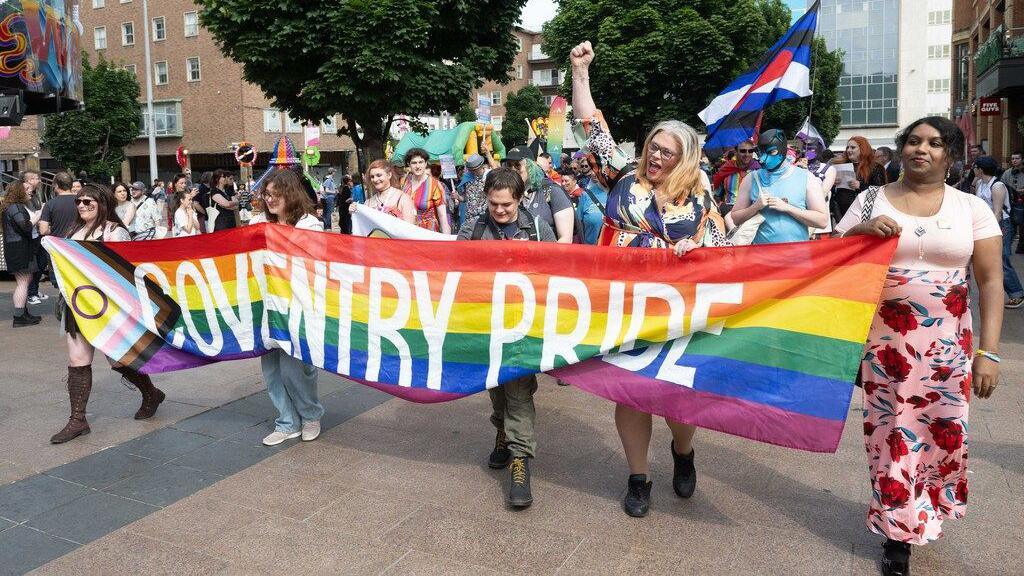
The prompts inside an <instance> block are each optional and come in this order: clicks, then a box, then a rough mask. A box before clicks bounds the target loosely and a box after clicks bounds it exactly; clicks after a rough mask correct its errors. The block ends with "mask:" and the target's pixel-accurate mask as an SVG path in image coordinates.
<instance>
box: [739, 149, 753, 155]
mask: <svg viewBox="0 0 1024 576" xmlns="http://www.w3.org/2000/svg"><path fill="white" fill-rule="evenodd" d="M738 152H739V153H740V154H753V153H754V149H753V148H746V149H743V150H738Z"/></svg>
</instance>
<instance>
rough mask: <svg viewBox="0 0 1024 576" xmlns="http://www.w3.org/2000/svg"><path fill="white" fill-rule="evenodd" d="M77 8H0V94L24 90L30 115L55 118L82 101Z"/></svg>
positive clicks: (69, 1) (68, 3) (34, 0)
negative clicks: (42, 114) (0, 91)
mask: <svg viewBox="0 0 1024 576" xmlns="http://www.w3.org/2000/svg"><path fill="white" fill-rule="evenodd" d="M75 4H77V3H76V2H74V1H73V0H7V1H6V2H3V3H2V4H0V90H3V91H5V92H10V91H11V90H14V89H21V90H24V91H25V92H26V94H25V100H26V103H27V105H28V113H29V114H39V113H46V112H56V111H58V110H59V109H67V108H70V107H73V106H76V105H77V104H78V103H79V102H81V101H82V56H81V54H82V51H81V45H80V36H81V24H80V23H79V22H78V21H77V13H78V12H77V6H76V5H75Z"/></svg>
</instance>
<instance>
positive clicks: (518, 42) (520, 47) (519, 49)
mask: <svg viewBox="0 0 1024 576" xmlns="http://www.w3.org/2000/svg"><path fill="white" fill-rule="evenodd" d="M522 51H523V39H522V38H520V37H519V36H516V52H522Z"/></svg>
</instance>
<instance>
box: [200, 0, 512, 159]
mask: <svg viewBox="0 0 1024 576" xmlns="http://www.w3.org/2000/svg"><path fill="white" fill-rule="evenodd" d="M525 3H526V0H480V1H479V2H464V1H463V0H346V1H343V2H341V1H338V0H197V4H198V5H199V6H201V8H202V10H201V13H200V19H201V22H202V23H203V25H204V26H205V27H206V28H207V29H208V30H209V31H210V33H211V34H212V35H213V37H214V39H215V40H216V42H217V44H218V45H219V46H220V48H221V50H222V51H223V52H224V54H226V55H227V56H228V57H230V58H232V59H233V60H235V61H236V62H238V63H240V64H241V65H242V69H243V76H244V78H245V79H246V80H247V81H249V82H252V83H254V84H256V85H257V86H259V87H260V88H262V89H263V91H264V93H265V94H266V95H267V96H268V97H269V98H270V99H271V100H272V101H273V104H274V105H275V106H277V107H279V108H281V109H282V110H287V111H288V112H289V114H290V115H291V116H292V117H294V118H302V119H305V120H309V121H319V120H321V119H323V118H325V117H326V116H328V115H330V114H335V113H340V114H342V115H343V116H344V117H345V120H346V123H347V125H346V130H345V131H346V132H347V133H348V134H349V135H350V136H352V138H353V140H354V141H355V143H356V145H357V146H360V147H364V148H365V149H366V151H367V153H368V155H369V157H370V159H373V158H377V157H380V156H382V155H383V144H384V136H385V134H387V130H388V128H389V127H390V124H391V121H392V119H393V118H394V116H395V115H396V114H407V115H410V116H413V117H415V116H418V115H420V114H438V113H440V112H441V111H442V110H458V109H460V108H461V107H462V106H463V105H464V104H465V101H466V97H467V95H468V94H470V92H471V91H472V90H473V89H474V88H477V87H479V86H481V85H482V84H483V82H484V81H485V80H495V81H498V82H504V81H507V80H508V79H509V71H510V69H511V65H512V59H513V57H514V56H515V54H516V51H517V48H518V47H517V44H516V40H515V35H514V34H513V30H514V27H515V24H516V23H517V22H518V20H519V13H520V11H521V10H522V8H523V5H524V4H525ZM360 134H362V136H360Z"/></svg>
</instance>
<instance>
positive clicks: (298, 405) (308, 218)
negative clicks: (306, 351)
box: [249, 170, 324, 446]
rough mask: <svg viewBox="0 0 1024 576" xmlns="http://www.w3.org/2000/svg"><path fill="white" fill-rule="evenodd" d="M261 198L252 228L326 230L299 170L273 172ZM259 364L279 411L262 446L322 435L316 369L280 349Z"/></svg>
mask: <svg viewBox="0 0 1024 576" xmlns="http://www.w3.org/2000/svg"><path fill="white" fill-rule="evenodd" d="M260 195H261V196H262V198H263V204H264V206H265V207H266V209H265V210H264V211H263V212H261V213H259V214H257V215H255V216H253V217H252V220H250V221H249V224H260V223H264V222H266V223H270V224H275V225H278V226H293V227H295V228H300V229H303V230H316V231H319V232H323V230H324V223H323V222H322V221H321V220H320V219H319V218H317V217H316V216H315V215H314V214H313V210H314V206H313V201H312V200H311V199H310V197H309V195H308V194H306V190H305V188H304V187H303V186H302V182H301V181H300V180H299V176H298V175H297V174H295V172H293V171H291V170H275V171H274V173H273V174H271V175H270V176H269V177H267V179H266V180H265V181H264V183H263V185H262V187H261V189H260ZM296 353H297V351H296ZM260 363H261V365H262V368H263V379H264V380H265V381H266V382H267V394H269V395H270V401H271V402H272V403H273V404H274V407H275V408H277V412H278V417H277V420H276V421H275V422H274V431H273V432H271V433H270V434H269V435H268V436H267V437H266V438H264V439H263V443H264V444H265V445H267V446H276V445H277V444H280V443H282V442H284V441H285V440H288V439H291V438H295V437H298V436H302V440H303V441H304V442H309V441H310V440H316V438H317V437H318V436H319V435H320V417H321V416H323V415H324V407H323V405H322V404H321V403H320V397H319V394H318V393H317V385H316V378H317V371H316V367H314V366H310V365H309V364H306V363H305V362H303V361H302V360H301V359H300V358H295V357H293V356H291V355H289V354H288V353H287V352H285V351H284V350H282V349H281V348H274V349H273V350H271V351H270V352H268V353H266V354H264V355H263V357H262V358H260Z"/></svg>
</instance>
